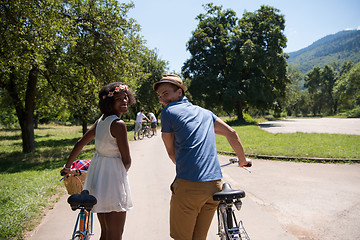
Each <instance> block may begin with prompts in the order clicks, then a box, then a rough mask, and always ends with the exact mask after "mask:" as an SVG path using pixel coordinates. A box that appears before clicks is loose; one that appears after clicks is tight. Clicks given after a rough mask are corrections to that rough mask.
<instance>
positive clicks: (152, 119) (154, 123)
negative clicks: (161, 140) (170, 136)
mask: <svg viewBox="0 0 360 240" xmlns="http://www.w3.org/2000/svg"><path fill="white" fill-rule="evenodd" d="M146 116H147V117H148V118H149V119H150V124H151V128H152V130H153V133H154V135H157V133H156V127H157V119H156V117H155V114H154V113H152V112H149V113H147V114H146Z"/></svg>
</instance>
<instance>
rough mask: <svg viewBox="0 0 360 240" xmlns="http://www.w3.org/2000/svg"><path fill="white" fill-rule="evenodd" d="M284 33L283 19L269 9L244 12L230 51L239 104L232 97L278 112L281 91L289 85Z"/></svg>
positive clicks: (282, 97) (265, 7) (264, 7)
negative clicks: (243, 93)
mask: <svg viewBox="0 0 360 240" xmlns="http://www.w3.org/2000/svg"><path fill="white" fill-rule="evenodd" d="M284 29H285V19H284V16H283V15H281V14H279V10H278V9H276V8H273V7H269V6H261V7H260V9H259V10H257V11H255V12H254V13H251V12H247V13H245V14H244V16H243V18H241V19H240V21H239V25H238V31H237V32H236V35H235V38H234V41H235V48H234V49H233V51H232V52H233V53H234V57H233V59H234V60H236V61H235V62H234V66H233V68H232V77H231V79H234V80H233V81H235V82H237V85H240V86H241V85H242V86H243V92H245V96H246V99H245V101H243V100H242V97H241V95H240V94H238V95H232V96H233V99H235V100H236V101H237V102H242V101H243V102H246V103H247V104H249V105H250V106H253V107H255V108H258V109H263V110H265V109H269V108H273V109H275V110H276V111H279V110H280V107H281V106H280V105H279V104H280V102H281V101H282V99H284V97H285V87H286V85H287V84H288V83H290V81H289V79H288V78H287V75H286V67H287V63H286V58H287V55H286V54H285V53H284V52H283V49H284V48H285V47H286V41H287V39H286V37H285V35H284ZM228 89H229V90H230V91H232V89H231V88H228ZM225 95H227V96H228V94H225ZM235 105H236V104H235Z"/></svg>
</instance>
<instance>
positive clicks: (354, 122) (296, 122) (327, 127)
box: [259, 118, 360, 135]
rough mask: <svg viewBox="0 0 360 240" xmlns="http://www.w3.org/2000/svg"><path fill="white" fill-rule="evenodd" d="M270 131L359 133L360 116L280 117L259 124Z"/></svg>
mask: <svg viewBox="0 0 360 240" xmlns="http://www.w3.org/2000/svg"><path fill="white" fill-rule="evenodd" d="M259 125H260V127H261V128H262V129H264V130H266V131H268V132H271V133H295V132H305V133H330V134H354V135H360V118H309V119H282V120H277V121H269V122H264V123H261V124H259Z"/></svg>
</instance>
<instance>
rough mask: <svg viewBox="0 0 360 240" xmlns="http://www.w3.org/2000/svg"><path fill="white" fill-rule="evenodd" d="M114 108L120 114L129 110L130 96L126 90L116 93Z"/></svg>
mask: <svg viewBox="0 0 360 240" xmlns="http://www.w3.org/2000/svg"><path fill="white" fill-rule="evenodd" d="M114 101H115V102H114V110H115V111H116V112H117V113H118V114H122V113H126V112H127V111H128V101H129V97H128V95H127V94H126V92H119V93H118V94H115V95H114Z"/></svg>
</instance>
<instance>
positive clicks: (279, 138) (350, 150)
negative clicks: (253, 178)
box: [216, 125, 360, 158]
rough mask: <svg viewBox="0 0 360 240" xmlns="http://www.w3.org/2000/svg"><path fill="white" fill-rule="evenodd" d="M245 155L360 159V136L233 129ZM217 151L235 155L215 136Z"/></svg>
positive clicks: (243, 128)
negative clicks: (237, 135) (274, 132)
mask: <svg viewBox="0 0 360 240" xmlns="http://www.w3.org/2000/svg"><path fill="white" fill-rule="evenodd" d="M233 128H234V129H235V130H236V132H237V133H238V134H239V136H240V139H241V142H242V144H243V146H244V149H245V152H246V153H248V154H261V155H273V156H291V157H324V158H360V136H358V135H342V134H323V133H300V132H297V133H277V134H273V133H269V132H266V131H264V130H262V129H260V128H259V127H258V126H256V125H244V126H233ZM216 142H217V147H218V151H227V152H230V151H232V149H231V147H230V146H229V144H228V143H227V141H226V139H225V138H224V137H222V136H216Z"/></svg>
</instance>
